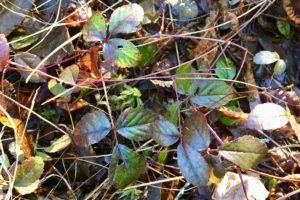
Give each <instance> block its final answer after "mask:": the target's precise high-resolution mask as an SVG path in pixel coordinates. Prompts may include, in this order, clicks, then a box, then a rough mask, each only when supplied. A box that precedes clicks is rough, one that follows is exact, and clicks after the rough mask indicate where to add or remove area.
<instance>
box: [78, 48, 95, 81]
mask: <svg viewBox="0 0 300 200" xmlns="http://www.w3.org/2000/svg"><path fill="white" fill-rule="evenodd" d="M77 65H78V66H79V67H80V68H81V69H82V70H84V71H90V72H91V73H92V75H93V76H94V77H100V71H99V68H100V59H99V55H98V49H97V48H92V49H90V51H89V52H87V53H86V54H85V55H84V56H83V57H81V58H80V59H79V61H78V62H77Z"/></svg>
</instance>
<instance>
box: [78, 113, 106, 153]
mask: <svg viewBox="0 0 300 200" xmlns="http://www.w3.org/2000/svg"><path fill="white" fill-rule="evenodd" d="M110 129H111V125H110V122H109V119H108V118H107V116H106V115H105V114H104V113H103V112H102V111H99V110H97V111H94V112H91V113H88V114H86V115H84V116H83V117H82V118H81V120H80V121H79V122H78V123H77V125H76V127H75V130H74V139H75V142H76V144H77V145H78V146H80V147H86V146H89V145H92V144H95V143H97V142H99V141H100V140H102V139H103V138H104V137H105V136H106V135H107V134H108V133H109V131H110Z"/></svg>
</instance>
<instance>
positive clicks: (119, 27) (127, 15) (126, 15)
mask: <svg viewBox="0 0 300 200" xmlns="http://www.w3.org/2000/svg"><path fill="white" fill-rule="evenodd" d="M143 18H144V10H143V8H142V7H141V6H140V5H138V4H136V3H133V4H128V5H124V6H121V7H119V8H117V9H116V10H115V11H114V12H113V13H112V14H111V16H110V20H109V32H110V34H111V35H115V34H118V33H126V34H127V33H135V32H137V31H138V30H140V28H141V27H140V26H139V25H140V24H141V22H142V21H143Z"/></svg>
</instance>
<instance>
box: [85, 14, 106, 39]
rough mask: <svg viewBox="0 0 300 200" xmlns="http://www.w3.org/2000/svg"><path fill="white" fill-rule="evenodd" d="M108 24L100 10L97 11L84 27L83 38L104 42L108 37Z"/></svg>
mask: <svg viewBox="0 0 300 200" xmlns="http://www.w3.org/2000/svg"><path fill="white" fill-rule="evenodd" d="M106 31H107V26H106V24H105V19H104V17H103V15H102V14H101V13H100V12H96V13H94V14H93V16H92V17H91V18H90V19H89V20H88V21H87V22H86V23H85V25H84V26H83V28H82V34H83V39H84V40H85V41H87V42H98V41H100V42H102V41H103V40H104V39H105V38H106Z"/></svg>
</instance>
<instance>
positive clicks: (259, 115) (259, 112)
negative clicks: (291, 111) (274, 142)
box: [247, 103, 289, 130]
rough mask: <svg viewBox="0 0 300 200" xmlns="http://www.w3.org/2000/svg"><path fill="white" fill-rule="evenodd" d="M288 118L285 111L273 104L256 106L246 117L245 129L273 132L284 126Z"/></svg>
mask: <svg viewBox="0 0 300 200" xmlns="http://www.w3.org/2000/svg"><path fill="white" fill-rule="evenodd" d="M288 121H289V117H288V115H287V112H286V111H285V109H284V108H283V107H281V106H279V105H277V104H274V103H264V104H258V105H257V106H255V107H254V109H253V110H252V111H251V113H250V114H249V117H248V122H247V127H248V128H251V129H256V130H274V129H277V128H280V127H282V126H284V125H286V124H287V123H288Z"/></svg>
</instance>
